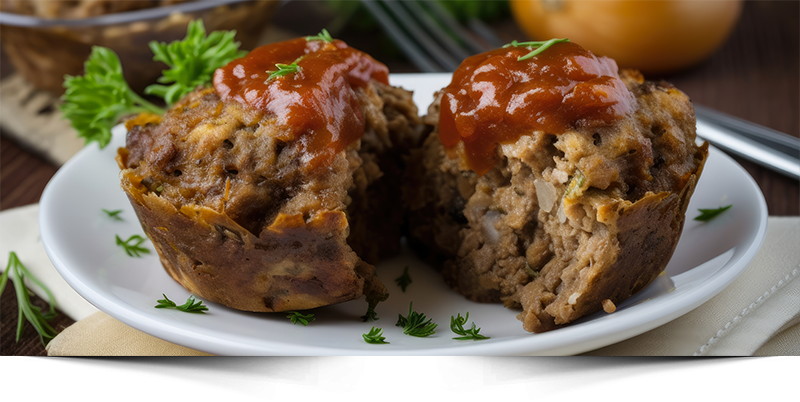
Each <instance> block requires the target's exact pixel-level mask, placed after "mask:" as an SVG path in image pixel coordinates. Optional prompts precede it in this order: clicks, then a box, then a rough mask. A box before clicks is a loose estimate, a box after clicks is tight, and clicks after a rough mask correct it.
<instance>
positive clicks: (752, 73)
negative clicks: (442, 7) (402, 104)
mask: <svg viewBox="0 0 800 402" xmlns="http://www.w3.org/2000/svg"><path fill="white" fill-rule="evenodd" d="M309 10H313V7H311V6H310V3H308V2H294V3H289V4H288V5H287V6H285V7H284V8H282V9H281V10H279V11H278V13H279V14H278V16H276V19H275V21H276V25H278V26H279V27H281V28H283V29H286V30H289V31H293V32H297V33H298V35H306V34H309V33H316V32H318V31H319V30H320V29H321V28H323V27H325V24H326V23H327V21H328V20H327V19H326V16H325V15H324V14H321V13H314V12H313V11H309ZM318 14H320V15H318ZM493 27H494V28H495V29H496V30H497V31H498V32H499V34H500V35H501V36H502V37H503V39H508V41H510V40H511V39H522V38H524V35H522V34H521V33H520V31H519V29H518V28H517V27H516V25H515V24H514V22H513V20H511V19H506V20H503V21H500V22H497V23H494V24H493ZM798 27H800V3H798V2H783V1H777V2H770V1H762V2H748V3H746V4H745V7H744V11H743V13H742V18H741V20H740V21H739V24H738V25H737V27H736V29H735V31H734V32H733V34H732V35H731V37H730V38H729V40H728V41H727V42H726V43H725V45H723V46H722V47H721V48H720V49H719V50H718V51H717V52H716V53H715V54H714V55H713V56H712V57H711V58H710V59H708V60H706V61H705V62H704V63H703V64H701V65H699V66H696V67H695V68H693V69H690V70H688V71H684V72H681V73H676V74H672V75H668V76H663V77H647V78H648V79H659V78H663V79H666V80H668V81H670V82H672V83H673V84H675V86H677V87H678V88H680V89H681V90H683V91H684V92H686V93H687V94H688V95H689V96H690V97H691V99H692V101H693V102H694V103H696V104H700V105H704V106H708V107H711V108H714V109H717V110H719V111H722V112H725V113H728V114H731V115H733V116H737V117H740V118H743V119H746V120H750V121H752V122H755V123H758V124H761V125H764V126H767V127H770V128H772V129H775V130H778V131H782V132H784V133H788V134H790V135H793V136H795V137H800V113H799V112H800V99H799V98H800V95H798V88H800V57H799V54H800V30H799V29H798ZM337 37H339V38H341V39H343V40H345V41H347V42H348V43H350V45H352V46H354V47H357V48H360V49H362V50H365V51H367V52H369V53H371V54H372V55H373V56H374V57H375V58H376V59H378V60H380V61H383V62H384V63H386V64H387V65H388V66H389V68H390V70H391V71H393V72H414V71H416V70H415V68H414V67H413V65H411V64H410V63H409V62H407V61H405V60H403V59H402V56H400V55H398V54H397V52H387V51H385V50H384V48H385V46H383V45H382V43H384V42H382V40H385V39H380V37H381V34H380V32H375V33H371V34H365V33H364V32H359V31H355V30H349V29H348V30H345V31H344V32H342V33H341V34H339V35H337ZM0 62H1V63H0V76H2V77H5V76H7V75H8V74H9V73H10V72H11V71H12V70H13V68H12V67H10V65H9V63H8V60H7V58H6V57H5V54H3V55H2V59H0ZM423 107H424V106H423ZM421 109H422V108H421ZM423 110H424V109H423ZM0 118H2V119H13V118H14V116H0ZM735 159H736V160H737V162H739V163H740V164H741V165H742V166H743V167H744V168H745V169H746V170H747V171H748V172H749V173H750V175H752V176H753V178H754V179H755V181H756V182H757V183H758V185H759V186H760V188H761V191H762V192H763V193H764V197H765V198H766V201H767V206H768V208H769V214H770V215H771V216H790V215H795V216H796V215H799V214H800V187H799V186H798V181H796V180H792V179H790V178H788V177H785V176H782V175H780V174H778V173H774V172H772V171H770V170H768V169H765V168H762V167H760V166H758V165H756V164H754V163H751V162H748V161H746V160H742V159H740V158H735ZM57 169H58V167H57V166H53V165H51V164H49V163H47V162H45V161H44V159H43V158H41V157H39V156H37V155H36V154H34V153H32V152H29V151H28V150H26V149H25V148H24V147H21V146H20V145H19V144H17V143H14V142H13V141H11V140H9V138H8V136H7V135H5V134H4V133H2V132H0V210H5V209H8V208H13V207H17V206H22V205H27V204H31V203H36V202H38V200H39V197H40V196H41V193H42V190H43V189H44V187H45V185H46V184H47V182H48V181H49V180H50V178H51V177H52V175H53V174H54V173H55V172H56V170H57ZM6 258H7V256H0V260H3V261H4V262H3V264H5V261H6ZM12 289H13V287H12V286H7V289H6V290H5V291H4V292H3V294H2V299H0V306H1V309H0V322H1V323H0V354H2V355H46V352H45V350H44V347H43V346H42V344H41V343H40V341H39V338H38V336H37V335H36V333H35V331H34V330H33V328H32V327H31V326H30V325H28V324H26V328H25V331H24V332H23V336H22V339H20V341H19V342H15V336H16V327H17V303H16V298H15V296H14V292H13V290H12ZM37 303H42V302H41V300H38V299H37ZM41 305H43V303H42V304H41ZM52 323H53V324H54V327H55V328H56V329H59V330H61V329H63V328H66V327H67V326H69V325H71V324H72V323H73V320H71V319H70V318H69V317H67V316H66V315H64V314H60V315H59V316H58V317H57V318H56V319H55V320H54V321H53V322H52Z"/></svg>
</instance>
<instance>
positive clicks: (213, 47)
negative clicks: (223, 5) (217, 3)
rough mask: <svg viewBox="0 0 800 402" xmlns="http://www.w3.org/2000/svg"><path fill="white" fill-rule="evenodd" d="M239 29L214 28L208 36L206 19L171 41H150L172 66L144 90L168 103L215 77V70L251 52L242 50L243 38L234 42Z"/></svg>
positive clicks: (191, 23) (158, 59)
mask: <svg viewBox="0 0 800 402" xmlns="http://www.w3.org/2000/svg"><path fill="white" fill-rule="evenodd" d="M234 36H236V31H214V32H212V33H211V34H209V35H208V36H206V28H205V26H204V25H203V20H194V21H192V22H190V23H189V26H188V28H187V30H186V37H185V38H184V39H183V40H180V41H174V42H172V43H170V44H167V43H164V42H161V43H159V42H156V41H152V42H150V50H152V51H153V54H154V55H155V57H153V60H155V61H161V62H163V63H164V64H166V65H168V66H169V67H170V69H169V70H164V71H162V72H161V73H162V74H163V75H162V76H161V77H160V78H159V79H158V80H157V81H158V82H159V83H161V84H171V85H158V84H153V85H150V86H148V87H147V88H145V90H144V93H146V94H149V95H156V96H160V97H162V98H164V101H166V102H167V104H168V105H170V106H171V105H173V104H175V103H176V102H177V101H178V100H180V99H181V98H182V97H183V96H184V95H186V94H188V93H189V92H192V91H194V90H195V89H196V88H197V87H198V86H200V85H205V84H206V83H208V82H210V81H211V78H212V77H213V75H214V71H215V70H216V69H218V68H220V67H223V66H225V65H226V64H228V63H230V62H231V61H233V60H234V59H237V58H239V57H242V56H244V55H245V54H247V52H246V51H244V50H239V42H234V41H233V38H234Z"/></svg>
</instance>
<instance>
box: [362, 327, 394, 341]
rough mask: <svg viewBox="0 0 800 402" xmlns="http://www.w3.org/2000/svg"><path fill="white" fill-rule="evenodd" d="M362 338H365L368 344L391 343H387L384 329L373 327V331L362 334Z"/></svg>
mask: <svg viewBox="0 0 800 402" xmlns="http://www.w3.org/2000/svg"><path fill="white" fill-rule="evenodd" d="M361 336H362V337H363V338H364V341H365V342H367V343H372V344H383V343H389V342H386V337H384V336H383V329H382V328H375V327H372V329H371V330H369V332H368V333H366V334H361Z"/></svg>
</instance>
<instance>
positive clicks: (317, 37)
mask: <svg viewBox="0 0 800 402" xmlns="http://www.w3.org/2000/svg"><path fill="white" fill-rule="evenodd" d="M312 40H321V41H324V42H327V43H331V42H333V37H332V36H331V34H330V33H328V30H327V29H325V28H322V32H320V33H319V34H317V35H314V36H306V41H307V42H310V41H312Z"/></svg>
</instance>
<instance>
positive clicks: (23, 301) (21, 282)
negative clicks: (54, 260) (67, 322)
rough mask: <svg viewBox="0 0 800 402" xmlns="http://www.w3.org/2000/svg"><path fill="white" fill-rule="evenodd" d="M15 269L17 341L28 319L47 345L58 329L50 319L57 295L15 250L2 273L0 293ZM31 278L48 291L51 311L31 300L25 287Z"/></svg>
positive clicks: (54, 310) (13, 279)
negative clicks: (28, 267)
mask: <svg viewBox="0 0 800 402" xmlns="http://www.w3.org/2000/svg"><path fill="white" fill-rule="evenodd" d="M11 271H14V277H13V278H11V281H12V282H13V283H14V291H15V292H16V294H17V308H18V311H17V315H18V320H17V339H16V340H17V342H19V339H20V338H21V337H22V330H23V329H24V325H25V320H27V321H28V322H29V323H31V325H33V328H34V329H35V330H36V333H37V334H39V340H40V341H41V342H42V345H46V344H47V342H49V341H50V340H51V339H53V338H54V337H55V336H56V335H57V334H58V331H56V330H55V329H54V328H53V327H52V326H50V324H49V323H48V321H50V320H52V319H53V318H54V317H55V316H56V315H57V313H56V308H55V297H53V294H52V293H51V292H50V289H48V288H47V286H45V285H44V284H43V283H42V282H41V281H39V279H37V278H36V277H35V276H33V275H32V274H31V273H30V271H28V269H27V268H25V266H24V265H22V263H21V262H20V261H19V258H18V257H17V254H16V253H15V252H13V251H12V252H11V254H10V255H9V257H8V265H7V266H6V269H5V271H4V272H3V275H0V294H1V293H3V290H5V288H6V283H8V279H9V278H10V276H9V275H10V272H11ZM26 279H27V280H30V281H31V282H33V283H35V284H36V285H38V286H39V287H40V288H42V290H44V291H45V293H47V298H48V300H49V303H48V304H49V305H50V311H48V312H46V313H43V312H42V309H41V308H39V307H37V306H34V305H33V303H32V302H31V298H30V295H29V292H30V291H29V290H28V288H26V287H25V280H26Z"/></svg>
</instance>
